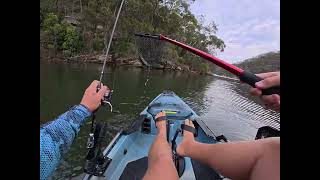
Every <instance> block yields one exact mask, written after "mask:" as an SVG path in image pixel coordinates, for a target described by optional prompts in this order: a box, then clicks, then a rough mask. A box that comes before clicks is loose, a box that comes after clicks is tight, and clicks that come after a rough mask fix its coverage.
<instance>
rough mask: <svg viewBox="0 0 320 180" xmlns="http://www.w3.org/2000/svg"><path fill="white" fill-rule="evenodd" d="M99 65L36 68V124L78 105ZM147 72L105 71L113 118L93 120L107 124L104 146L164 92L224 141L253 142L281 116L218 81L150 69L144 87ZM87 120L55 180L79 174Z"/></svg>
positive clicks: (241, 88)
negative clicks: (174, 96) (177, 98)
mask: <svg viewBox="0 0 320 180" xmlns="http://www.w3.org/2000/svg"><path fill="white" fill-rule="evenodd" d="M100 70H101V65H94V64H61V63H50V64H48V63H40V124H43V123H45V122H47V121H49V120H52V119H54V118H55V117H57V116H58V115H59V114H61V113H63V112H65V111H66V110H67V109H68V108H69V107H71V106H73V105H75V104H77V103H79V102H80V100H81V97H82V94H83V92H84V90H85V88H86V87H87V86H88V85H89V84H90V83H91V81H92V80H94V79H98V76H99V73H100ZM146 79H147V71H145V70H143V69H140V68H132V67H120V68H119V67H110V66H108V68H107V69H106V74H105V77H104V79H103V82H104V83H105V84H107V85H108V86H109V87H110V88H112V89H113V90H114V96H113V99H112V103H113V106H114V109H115V110H117V111H120V113H118V114H114V113H110V112H109V110H108V109H107V108H102V109H101V110H100V111H99V112H98V113H97V120H98V121H105V122H107V123H108V133H107V137H106V138H105V142H104V143H105V144H106V145H107V144H108V143H109V142H110V140H111V139H112V137H113V136H114V135H115V134H116V133H117V132H118V131H119V130H120V129H121V128H126V127H127V126H128V125H129V124H130V123H131V121H133V120H134V119H135V118H136V117H137V115H138V114H139V113H140V112H141V111H142V110H143V109H144V108H145V107H146V106H147V105H148V104H149V103H150V101H151V100H152V99H153V98H155V97H156V96H157V95H158V94H160V93H161V92H162V91H164V90H171V91H174V92H175V93H176V94H177V95H179V96H180V97H181V98H182V99H183V100H184V101H185V102H186V103H187V104H188V105H189V106H190V107H192V108H193V109H194V110H195V112H197V113H198V114H199V115H200V116H201V118H202V119H203V120H204V121H205V122H206V123H207V125H208V126H209V127H210V128H211V129H212V130H213V131H214V132H215V134H216V135H220V134H224V135H225V136H226V137H227V138H228V139H230V140H233V141H236V140H247V139H253V138H254V137H255V134H256V131H257V129H258V128H259V127H261V126H263V125H267V124H272V125H274V126H280V124H279V123H275V122H276V121H279V120H280V115H279V114H277V113H275V112H272V111H268V110H265V109H264V108H263V106H261V103H260V102H259V100H258V99H255V98H252V97H251V96H249V95H248V93H247V92H248V87H247V85H241V84H239V83H237V82H234V81H230V82H229V81H225V80H222V79H219V78H214V77H209V76H200V75H196V74H190V73H182V72H168V71H160V70H153V71H151V72H150V80H149V81H148V83H147V86H145V81H146ZM89 128H90V122H89V121H88V122H87V123H86V124H85V125H84V126H83V127H82V129H81V131H80V132H79V135H78V137H77V139H76V140H75V142H74V144H73V145H72V148H71V150H70V152H69V153H68V154H67V155H66V156H65V158H64V160H63V162H62V163H61V165H60V167H59V168H58V170H57V171H56V172H55V174H54V177H53V178H54V179H59V178H61V179H65V178H69V177H72V176H78V175H79V174H81V173H82V172H83V169H82V167H83V165H84V157H85V154H86V148H85V144H86V140H87V134H88V132H89Z"/></svg>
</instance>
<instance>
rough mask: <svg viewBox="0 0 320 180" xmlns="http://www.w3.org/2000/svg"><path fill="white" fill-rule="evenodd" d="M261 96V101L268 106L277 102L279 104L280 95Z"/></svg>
mask: <svg viewBox="0 0 320 180" xmlns="http://www.w3.org/2000/svg"><path fill="white" fill-rule="evenodd" d="M261 98H262V100H263V102H264V103H265V104H266V105H268V106H270V105H272V104H279V105H280V96H279V95H277V94H272V95H268V96H262V97H261Z"/></svg>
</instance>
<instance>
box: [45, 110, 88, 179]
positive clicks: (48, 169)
mask: <svg viewBox="0 0 320 180" xmlns="http://www.w3.org/2000/svg"><path fill="white" fill-rule="evenodd" d="M89 116H91V112H90V111H89V110H88V108H87V107H85V106H83V105H81V104H80V105H76V106H74V107H73V108H71V109H70V110H69V111H67V112H65V113H64V114H62V115H60V116H59V117H58V118H57V119H55V120H54V121H51V122H49V123H46V124H45V125H44V126H42V127H41V128H40V179H47V178H48V177H49V176H50V175H51V174H52V173H53V172H54V171H55V169H56V168H57V166H58V165H59V161H60V160H61V157H62V155H63V154H65V153H66V152H67V151H68V150H69V148H70V146H71V144H72V142H73V140H74V138H75V137H76V135H77V134H78V132H79V130H80V127H81V125H82V124H83V123H84V122H85V120H86V119H87V118H88V117H89Z"/></svg>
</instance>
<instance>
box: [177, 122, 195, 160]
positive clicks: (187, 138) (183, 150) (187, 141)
mask: <svg viewBox="0 0 320 180" xmlns="http://www.w3.org/2000/svg"><path fill="white" fill-rule="evenodd" d="M184 124H185V125H188V126H191V127H194V125H193V123H192V121H191V120H189V119H186V120H185V121H184ZM194 142H195V140H194V135H193V133H191V132H189V131H186V130H183V140H182V142H181V143H180V144H179V145H178V147H177V153H178V154H179V155H180V156H188V152H187V150H188V148H190V145H191V144H192V143H194Z"/></svg>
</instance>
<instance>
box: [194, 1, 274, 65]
mask: <svg viewBox="0 0 320 180" xmlns="http://www.w3.org/2000/svg"><path fill="white" fill-rule="evenodd" d="M191 11H192V12H193V13H194V14H196V15H197V16H198V17H200V15H204V17H205V23H206V24H208V23H210V22H212V21H214V22H215V23H216V24H217V25H218V33H217V35H218V37H220V38H221V39H222V40H224V42H225V44H226V46H227V47H226V49H225V51H224V52H220V53H218V54H217V56H218V57H220V58H221V59H224V60H226V61H228V62H230V63H234V62H237V61H241V60H244V59H247V58H251V57H253V56H256V55H259V54H261V53H265V52H269V51H276V50H280V1H279V0H259V1H256V0H241V1H239V0H197V1H195V3H193V4H192V5H191Z"/></svg>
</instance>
